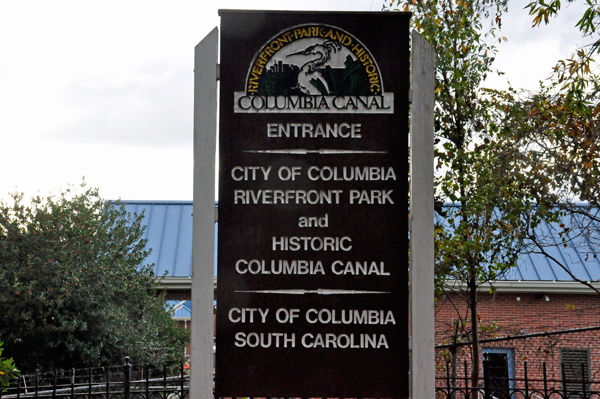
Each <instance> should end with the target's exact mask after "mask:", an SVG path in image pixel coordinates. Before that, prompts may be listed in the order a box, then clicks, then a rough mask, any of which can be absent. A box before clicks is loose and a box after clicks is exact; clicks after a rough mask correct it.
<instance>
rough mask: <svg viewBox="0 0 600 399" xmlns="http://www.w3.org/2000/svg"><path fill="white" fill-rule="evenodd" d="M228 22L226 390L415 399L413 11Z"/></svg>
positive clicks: (223, 235) (222, 334)
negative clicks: (411, 308) (411, 369)
mask: <svg viewBox="0 0 600 399" xmlns="http://www.w3.org/2000/svg"><path fill="white" fill-rule="evenodd" d="M220 15H221V66H220V72H221V81H220V84H221V88H220V142H219V143H220V152H219V155H220V164H219V236H218V278H219V283H218V291H217V301H218V302H217V350H216V396H217V397H226V396H229V397H231V396H233V397H240V396H241V397H248V396H250V397H252V396H262V397H396V398H404V397H407V396H408V386H407V385H408V294H407V289H408V281H407V276H408V271H407V265H408V250H407V244H408V226H407V208H408V205H407V193H408V190H407V178H408V171H407V165H408V91H409V79H408V76H409V71H408V59H409V50H408V22H409V17H410V15H409V14H406V13H315V12H311V13H297V12H294V13H291V12H262V11H260V12H255V11H221V12H220Z"/></svg>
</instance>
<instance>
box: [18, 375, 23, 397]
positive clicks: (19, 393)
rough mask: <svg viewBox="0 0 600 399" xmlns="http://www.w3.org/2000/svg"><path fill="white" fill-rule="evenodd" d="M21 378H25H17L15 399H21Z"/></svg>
mask: <svg viewBox="0 0 600 399" xmlns="http://www.w3.org/2000/svg"><path fill="white" fill-rule="evenodd" d="M21 378H25V377H24V376H21V377H18V378H17V399H19V398H20V397H21Z"/></svg>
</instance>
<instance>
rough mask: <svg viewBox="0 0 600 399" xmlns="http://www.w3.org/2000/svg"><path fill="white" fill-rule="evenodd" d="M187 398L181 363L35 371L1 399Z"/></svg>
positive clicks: (2, 393)
mask: <svg viewBox="0 0 600 399" xmlns="http://www.w3.org/2000/svg"><path fill="white" fill-rule="evenodd" d="M26 398H40V399H46V398H52V399H66V398H68V399H186V398H189V373H188V371H187V370H185V367H184V365H182V364H176V365H175V364H171V365H169V364H165V365H162V366H158V367H156V366H150V365H147V364H144V365H138V364H130V363H129V358H125V365H123V366H115V367H90V368H87V369H71V370H55V371H54V372H51V373H41V372H36V373H35V374H32V375H24V376H21V377H20V378H19V379H18V380H17V381H15V383H14V384H12V385H11V386H10V387H9V388H8V390H7V391H6V392H2V390H0V399H26Z"/></svg>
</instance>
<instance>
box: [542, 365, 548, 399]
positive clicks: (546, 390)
mask: <svg viewBox="0 0 600 399" xmlns="http://www.w3.org/2000/svg"><path fill="white" fill-rule="evenodd" d="M543 366H544V398H547V397H548V377H547V374H546V362H544V363H543Z"/></svg>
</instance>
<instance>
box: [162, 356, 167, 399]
mask: <svg viewBox="0 0 600 399" xmlns="http://www.w3.org/2000/svg"><path fill="white" fill-rule="evenodd" d="M163 399H167V364H166V363H165V364H163Z"/></svg>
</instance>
